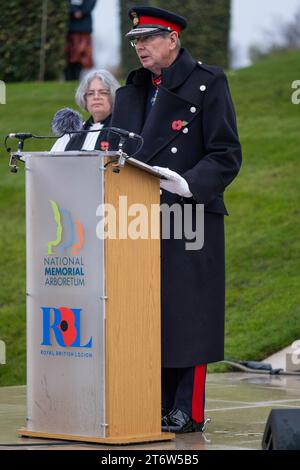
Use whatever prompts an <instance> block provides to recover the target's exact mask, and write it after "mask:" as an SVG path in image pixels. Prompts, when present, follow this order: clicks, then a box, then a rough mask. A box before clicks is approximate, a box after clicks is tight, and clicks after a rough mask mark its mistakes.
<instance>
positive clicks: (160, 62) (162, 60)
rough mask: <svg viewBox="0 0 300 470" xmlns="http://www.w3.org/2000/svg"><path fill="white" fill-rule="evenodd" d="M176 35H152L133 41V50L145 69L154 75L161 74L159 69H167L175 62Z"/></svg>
mask: <svg viewBox="0 0 300 470" xmlns="http://www.w3.org/2000/svg"><path fill="white" fill-rule="evenodd" d="M176 41H177V35H176V33H174V32H173V33H170V34H168V35H167V36H162V35H152V36H142V37H140V38H136V39H135V50H136V53H137V55H138V57H139V59H140V61H141V64H142V66H143V67H144V68H145V69H149V70H151V72H152V73H154V74H155V75H159V74H160V73H161V69H162V68H164V67H168V66H169V65H171V63H172V62H173V61H174V60H175V58H176V55H177V52H176Z"/></svg>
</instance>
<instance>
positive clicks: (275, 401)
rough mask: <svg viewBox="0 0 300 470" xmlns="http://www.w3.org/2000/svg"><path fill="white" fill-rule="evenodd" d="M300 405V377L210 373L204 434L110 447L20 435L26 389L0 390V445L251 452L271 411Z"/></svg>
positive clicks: (8, 388) (24, 417)
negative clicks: (207, 421)
mask: <svg viewBox="0 0 300 470" xmlns="http://www.w3.org/2000/svg"><path fill="white" fill-rule="evenodd" d="M278 408H284V409H288V408H300V377H299V376H282V375H279V376H270V375H262V374H248V373H240V372H239V373H234V372H233V373H224V374H208V376H207V392H206V417H210V418H211V423H210V424H208V426H207V429H206V431H205V433H188V434H183V435H178V436H177V437H176V439H175V440H174V441H169V442H159V443H151V444H150V443H149V444H134V445H127V446H124V445H122V446H107V445H99V444H84V443H78V444H77V443H75V442H64V441H51V440H42V439H36V438H34V439H31V438H20V437H18V436H17V433H16V430H17V429H18V428H20V427H23V426H24V425H25V422H26V387H25V386H18V387H2V388H0V449H26V448H27V449H31V450H33V449H39V450H41V449H46V450H50V449H53V450H54V449H55V450H57V449H61V450H63V449H68V450H72V449H74V450H75V449H76V450H79V449H89V450H90V449H94V450H99V449H102V450H107V449H109V450H112V449H113V450H117V449H122V450H123V451H124V450H125V449H129V450H137V449H141V450H196V451H199V450H216V449H220V450H221V449H224V450H226V449H228V450H234V449H235V450H249V449H261V448H262V447H261V442H262V437H263V433H264V429H265V425H266V421H267V418H268V415H269V413H270V411H271V410H272V409H278Z"/></svg>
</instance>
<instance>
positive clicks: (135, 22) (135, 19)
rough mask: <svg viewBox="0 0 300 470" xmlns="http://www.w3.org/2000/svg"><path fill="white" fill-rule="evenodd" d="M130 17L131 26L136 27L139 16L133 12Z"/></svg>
mask: <svg viewBox="0 0 300 470" xmlns="http://www.w3.org/2000/svg"><path fill="white" fill-rule="evenodd" d="M131 16H132V18H133V20H132V22H133V26H137V25H138V24H139V22H140V18H139V16H138V14H137V13H136V12H135V11H133V12H132V13H131Z"/></svg>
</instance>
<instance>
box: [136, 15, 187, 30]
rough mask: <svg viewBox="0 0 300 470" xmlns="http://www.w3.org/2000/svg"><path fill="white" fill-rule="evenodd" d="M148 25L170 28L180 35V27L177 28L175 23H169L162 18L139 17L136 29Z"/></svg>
mask: <svg viewBox="0 0 300 470" xmlns="http://www.w3.org/2000/svg"><path fill="white" fill-rule="evenodd" d="M149 24H151V25H157V26H165V27H166V28H171V29H172V30H173V31H176V32H177V33H178V34H180V32H181V29H180V26H178V25H177V24H175V23H171V22H170V21H166V20H163V19H162V18H156V17H155V16H140V21H139V24H138V27H139V26H144V25H149Z"/></svg>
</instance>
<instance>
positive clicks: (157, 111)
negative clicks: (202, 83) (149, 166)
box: [137, 86, 200, 163]
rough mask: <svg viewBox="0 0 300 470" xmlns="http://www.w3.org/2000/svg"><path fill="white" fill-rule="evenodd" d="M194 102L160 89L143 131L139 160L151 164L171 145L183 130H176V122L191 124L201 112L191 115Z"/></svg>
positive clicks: (162, 88)
mask: <svg viewBox="0 0 300 470" xmlns="http://www.w3.org/2000/svg"><path fill="white" fill-rule="evenodd" d="M193 106H194V103H193V102H190V101H187V100H186V99H183V98H181V97H180V95H179V94H175V93H173V92H171V91H170V90H167V89H166V88H164V87H163V86H161V87H160V88H159V92H158V94H157V98H156V102H155V105H154V106H153V109H152V110H151V112H150V114H149V116H148V118H147V120H146V122H145V125H144V127H143V130H142V134H141V135H142V137H143V139H144V145H143V148H142V149H141V151H140V152H139V153H138V155H137V158H138V159H139V160H142V161H143V162H145V163H147V162H149V161H150V160H151V159H152V158H153V157H154V156H155V155H156V154H157V153H158V152H160V151H161V150H162V148H164V147H166V146H167V145H169V144H170V143H171V142H172V141H173V140H174V139H176V137H177V136H178V134H179V133H181V132H182V129H179V130H176V129H174V128H173V125H174V123H175V122H176V121H183V122H184V124H185V123H186V124H185V125H188V124H190V123H191V122H192V121H193V120H194V119H195V117H196V116H197V115H198V113H199V112H200V109H199V107H198V106H197V108H196V109H197V112H196V113H191V108H192V107H193Z"/></svg>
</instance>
